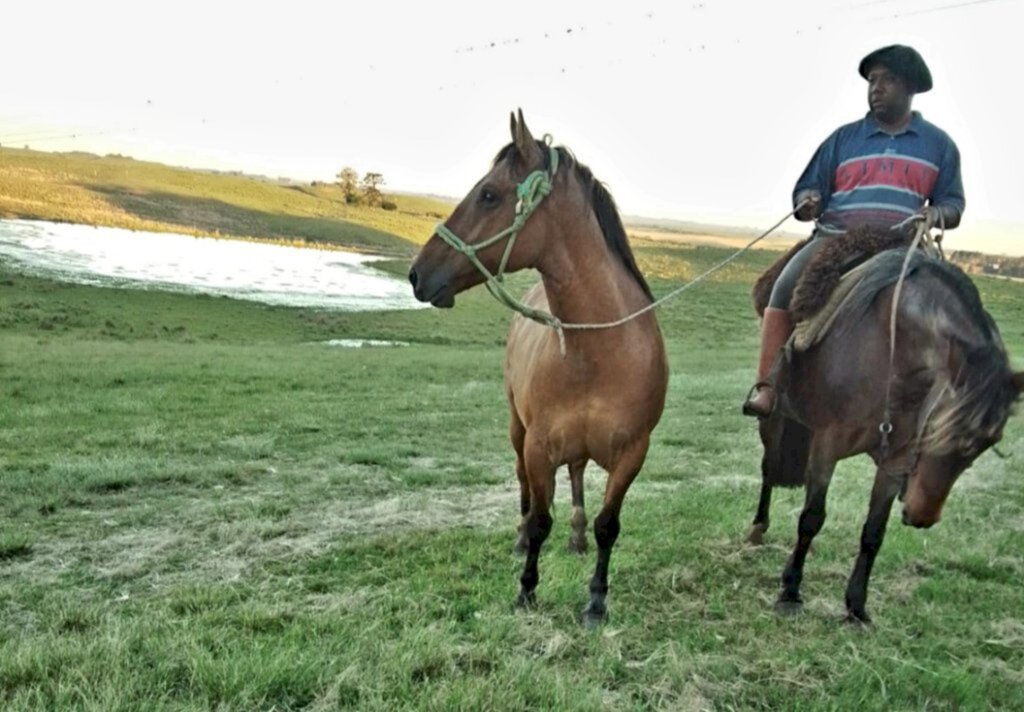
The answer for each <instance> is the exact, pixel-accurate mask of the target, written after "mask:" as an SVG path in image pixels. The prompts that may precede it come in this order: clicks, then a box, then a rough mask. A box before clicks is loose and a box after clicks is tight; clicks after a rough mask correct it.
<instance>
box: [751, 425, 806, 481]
mask: <svg viewBox="0 0 1024 712" xmlns="http://www.w3.org/2000/svg"><path fill="white" fill-rule="evenodd" d="M761 442H762V444H763V445H764V455H763V456H762V457H761V479H762V480H764V481H765V482H767V483H768V484H770V485H772V486H773V487H801V486H803V484H804V475H805V472H806V470H807V455H808V453H809V452H810V445H811V431H810V430H808V429H807V428H806V427H804V426H803V425H801V424H800V423H798V422H796V421H795V420H791V419H789V418H784V417H781V416H779V417H776V416H773V417H771V418H767V419H765V420H762V421H761Z"/></svg>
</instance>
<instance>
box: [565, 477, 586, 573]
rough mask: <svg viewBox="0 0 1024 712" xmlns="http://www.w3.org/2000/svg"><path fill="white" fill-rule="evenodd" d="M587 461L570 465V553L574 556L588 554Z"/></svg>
mask: <svg viewBox="0 0 1024 712" xmlns="http://www.w3.org/2000/svg"><path fill="white" fill-rule="evenodd" d="M586 467H587V461H586V460H580V461H579V462H572V463H570V464H569V484H570V485H571V487H572V518H571V519H570V520H569V526H570V527H571V529H572V532H571V533H570V534H569V551H571V552H572V553H574V554H585V553H587V513H586V511H584V509H583V471H584V470H585V469H586Z"/></svg>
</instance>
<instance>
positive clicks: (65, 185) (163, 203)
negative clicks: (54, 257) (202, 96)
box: [0, 148, 451, 256]
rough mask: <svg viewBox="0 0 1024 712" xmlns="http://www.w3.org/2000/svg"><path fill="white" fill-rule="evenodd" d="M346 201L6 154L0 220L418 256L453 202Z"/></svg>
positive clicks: (157, 169)
mask: <svg viewBox="0 0 1024 712" xmlns="http://www.w3.org/2000/svg"><path fill="white" fill-rule="evenodd" d="M389 199H390V200H393V201H394V202H395V203H396V204H397V205H398V209H397V210H394V211H387V210H382V209H380V208H371V207H366V206H355V205H347V204H346V203H345V201H344V198H343V196H342V194H341V191H340V189H338V188H337V187H330V186H328V187H323V186H321V187H316V188H314V187H310V186H283V185H277V184H274V183H269V182H265V181H260V180H256V179H253V178H249V177H245V176H233V175H223V174H212V173H203V172H199V171H193V170H188V169H183V168H173V167H170V166H165V165H162V164H159V163H147V162H143V161H136V160H133V159H130V158H123V157H116V156H106V157H100V156H95V155H92V154H87V153H44V152H39V151H31V150H21V149H11V148H3V149H2V151H0V217H6V218H14V217H17V218H28V219H35V220H54V221H62V222H74V223H85V224H91V225H104V226H109V227H123V228H129V229H132V230H153V231H158V232H180V233H186V234H196V235H214V236H220V235H223V236H231V237H236V238H237V237H242V238H253V239H255V238H258V239H261V240H273V241H279V242H288V243H297V244H301V243H320V244H327V245H336V246H343V247H348V248H356V249H365V250H372V251H375V252H383V253H392V254H395V255H401V256H409V255H412V254H413V252H414V250H415V245H416V244H420V243H422V242H424V241H426V239H427V238H428V237H430V235H431V234H432V233H433V230H434V225H435V224H436V223H437V222H438V219H439V218H441V217H442V216H447V215H448V213H449V212H450V211H451V205H449V204H447V203H444V202H441V201H436V200H431V199H429V198H424V197H414V196H402V195H397V196H389Z"/></svg>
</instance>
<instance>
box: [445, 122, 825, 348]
mask: <svg viewBox="0 0 1024 712" xmlns="http://www.w3.org/2000/svg"><path fill="white" fill-rule="evenodd" d="M543 142H544V144H545V145H546V146H547V148H548V151H549V155H550V162H549V163H550V167H549V168H548V169H547V170H537V171H534V172H533V173H531V174H530V175H528V176H527V177H526V179H525V180H523V182H522V183H520V184H519V185H518V186H516V195H517V196H518V197H519V202H517V203H516V213H515V218H514V219H513V220H512V224H511V225H510V226H508V227H507V228H505V229H504V230H502V231H501V232H499V233H497V234H496V235H493V236H491V237H489V238H487V239H486V240H484V241H482V242H478V243H475V244H472V245H470V244H468V243H467V242H466V241H465V240H463V239H461V238H460V237H459V236H458V235H456V234H455V233H454V232H452V231H451V230H449V229H448V227H447V226H445V225H444V223H438V225H437V227H436V228H435V232H437V234H438V236H439V237H440V238H441V239H442V240H444V241H445V242H446V243H447V244H448V245H449V246H450V247H451V248H452V249H453V250H455V251H456V252H458V253H459V254H462V255H464V256H465V257H466V258H467V259H468V260H469V261H470V262H471V263H472V264H473V266H474V267H476V268H477V269H478V270H479V271H480V273H481V274H483V275H484V278H485V280H486V281H485V284H486V286H487V291H489V292H490V293H491V295H492V296H493V297H494V298H495V299H497V300H498V301H499V302H501V303H502V304H504V305H505V306H506V307H508V308H509V309H512V310H513V311H516V312H518V313H519V314H522V315H523V316H524V317H526V318H527V319H531V320H533V321H535V322H537V323H539V324H543V325H545V326H549V327H551V328H552V329H554V330H555V332H556V333H557V334H558V345H559V349H560V351H561V354H562V358H565V353H566V352H565V331H566V330H567V329H569V330H595V329H610V328H612V327H616V326H621V325H622V324H625V323H626V322H629V321H632V320H633V319H636V318H637V317H638V316H640V315H642V314H646V313H647V312H649V311H651V310H653V309H656V308H657V307H659V306H661V305H662V304H664V303H665V302H667V301H669V300H670V299H673V298H675V297H676V296H678V295H679V294H681V293H682V292H684V291H686V290H687V289H689V288H690V287H693V286H695V285H697V284H699V283H700V282H702V281H704V280H705V279H707V278H708V277H709V276H711V275H712V274H714V273H715V272H717V271H718V270H720V269H722V268H723V267H725V266H726V265H728V264H729V263H730V262H732V261H733V260H735V259H736V258H737V257H739V256H740V255H742V254H743V253H744V252H747V251H748V250H749V249H750V248H752V247H753V246H754V245H755V244H757V243H758V242H760V241H761V240H763V239H764V238H766V237H768V235H770V234H771V233H773V232H774V231H775V230H776V229H777V228H778V227H779V226H780V225H782V223H784V222H786V220H788V219H789V218H790V217H791V216H793V215H795V214H796V212H797V211H798V210H800V208H802V207H804V205H806V204H807V203H808V202H809V200H808V199H804V200H802V201H800V203H798V204H797V206H796V207H795V208H793V209H792V210H791V211H789V212H788V213H786V215H785V216H783V217H782V219H780V220H779V221H778V222H776V223H775V224H774V225H772V226H771V227H770V228H768V229H767V230H765V231H764V232H763V233H761V234H760V235H758V236H757V237H755V238H754V239H753V240H751V241H750V242H748V243H747V244H746V245H744V246H743V247H741V248H740V249H739V250H737V251H736V252H734V253H733V254H732V255H730V256H729V257H727V258H726V259H724V260H722V261H721V262H719V263H718V264H716V265H714V266H713V267H711V268H709V269H707V270H706V271H704V272H703V273H702V274H700V275H698V276H697V277H695V278H694V279H692V280H690V281H689V282H687V283H686V284H684V285H682V286H680V287H678V288H676V289H674V290H673V291H671V292H669V293H668V294H666V295H664V296H663V297H661V298H659V299H657V300H655V301H653V302H651V303H650V304H648V305H647V306H645V307H643V308H642V309H638V310H637V311H635V312H633V313H632V314H628V315H626V316H624V317H622V318H621V319H616V320H614V321H607V322H599V323H589V324H588V323H569V322H563V321H562V320H561V319H559V318H558V317H557V316H555V315H554V314H551V313H549V312H546V311H543V310H541V309H534V308H532V307H529V306H527V305H525V304H523V303H522V302H521V301H520V300H518V299H516V298H515V297H514V296H512V294H511V293H509V291H508V289H507V288H506V287H505V283H504V279H503V278H504V276H505V267H506V266H507V264H508V259H509V255H511V254H512V247H513V246H514V245H515V241H516V237H518V235H519V231H520V230H522V229H523V225H525V224H526V221H527V220H528V219H529V217H530V216H531V215H532V214H533V213H534V211H535V210H536V209H537V207H538V206H539V205H540V203H541V201H542V200H543V199H544V198H545V197H547V196H548V195H550V193H551V191H552V189H553V188H554V180H555V173H556V171H557V170H558V151H557V150H556V149H555V148H553V147H552V146H551V142H552V138H551V134H545V135H544V139H543ZM505 238H508V243H507V244H506V245H505V252H504V253H503V254H502V256H501V262H500V263H499V264H498V271H497V272H496V273H495V274H492V273H491V272H490V270H488V269H487V267H486V266H485V265H484V264H483V262H481V261H480V258H479V257H477V252H479V251H480V250H483V249H485V248H487V247H490V246H491V245H493V244H495V243H498V242H500V241H501V240H503V239H505Z"/></svg>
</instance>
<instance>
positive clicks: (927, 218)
mask: <svg viewBox="0 0 1024 712" xmlns="http://www.w3.org/2000/svg"><path fill="white" fill-rule="evenodd" d="M917 215H918V216H919V218H918V219H920V220H923V221H924V229H925V230H931V229H932V228H933V227H935V226H936V225H941V224H942V215H941V213H940V212H939V209H938V208H937V207H935V206H934V205H925V206H924V207H923V208H921V209H920V210H918V211H917Z"/></svg>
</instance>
